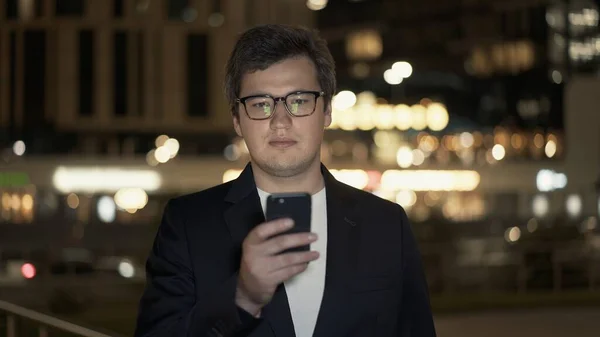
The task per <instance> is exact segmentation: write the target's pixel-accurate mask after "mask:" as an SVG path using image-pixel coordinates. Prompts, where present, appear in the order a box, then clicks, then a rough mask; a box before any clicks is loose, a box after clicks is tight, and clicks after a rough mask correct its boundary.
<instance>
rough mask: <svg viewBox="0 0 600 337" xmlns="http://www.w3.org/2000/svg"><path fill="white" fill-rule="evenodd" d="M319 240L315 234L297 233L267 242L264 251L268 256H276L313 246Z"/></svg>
mask: <svg viewBox="0 0 600 337" xmlns="http://www.w3.org/2000/svg"><path fill="white" fill-rule="evenodd" d="M316 240H317V234H315V233H295V234H285V235H280V236H277V237H275V238H272V239H270V240H268V241H266V242H265V243H264V244H263V245H262V246H263V249H264V250H262V251H263V252H264V254H266V255H275V254H277V253H280V252H282V251H284V250H287V249H290V248H295V247H301V246H305V245H308V244H311V243H313V242H315V241H316Z"/></svg>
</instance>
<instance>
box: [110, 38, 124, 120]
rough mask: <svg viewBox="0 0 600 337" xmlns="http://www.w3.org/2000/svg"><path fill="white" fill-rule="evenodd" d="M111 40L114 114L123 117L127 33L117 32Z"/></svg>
mask: <svg viewBox="0 0 600 337" xmlns="http://www.w3.org/2000/svg"><path fill="white" fill-rule="evenodd" d="M113 38H114V39H113V53H114V54H113V65H114V68H113V70H114V74H113V75H114V76H113V81H114V83H113V97H114V113H115V115H117V116H124V115H126V114H127V33H126V32H125V31H117V32H115V34H114V36H113Z"/></svg>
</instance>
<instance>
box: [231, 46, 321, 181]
mask: <svg viewBox="0 0 600 337" xmlns="http://www.w3.org/2000/svg"><path fill="white" fill-rule="evenodd" d="M297 91H317V92H320V91H321V87H320V86H319V81H318V79H317V72H316V69H315V66H314V64H313V63H312V61H311V60H310V59H309V58H307V57H297V58H290V59H286V60H284V61H281V62H279V63H276V64H273V65H272V66H270V67H269V68H267V69H265V70H262V71H256V72H253V73H249V74H245V75H244V76H243V77H242V82H241V87H240V97H247V96H252V95H264V94H268V95H271V96H272V97H285V96H286V95H288V94H289V93H292V92H297ZM323 101H324V100H323V97H318V98H316V105H315V110H314V113H313V114H312V115H310V116H306V117H295V116H291V115H290V114H289V113H288V111H287V110H286V107H285V105H284V102H283V101H279V102H277V103H276V104H275V105H274V109H275V110H274V112H272V116H271V118H269V119H265V120H252V119H250V118H249V117H248V115H247V114H246V111H245V108H244V105H243V104H239V106H238V109H239V115H238V116H239V117H234V119H233V125H234V128H235V131H236V133H237V134H238V136H240V137H243V138H244V140H245V142H246V145H247V147H248V150H249V152H250V157H251V159H252V162H253V163H254V164H255V165H257V166H258V167H259V168H260V169H261V170H263V171H265V172H266V173H268V174H270V175H273V176H277V177H291V176H295V175H297V174H300V173H302V172H304V171H306V170H307V169H308V168H309V167H310V166H311V165H312V164H315V162H319V161H320V149H321V142H322V140H323V131H324V128H326V127H327V126H329V125H330V124H331V107H330V106H327V107H324V102H323ZM248 107H249V106H248ZM249 108H250V107H249ZM292 109H294V108H293V107H292Z"/></svg>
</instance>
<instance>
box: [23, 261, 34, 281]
mask: <svg viewBox="0 0 600 337" xmlns="http://www.w3.org/2000/svg"><path fill="white" fill-rule="evenodd" d="M36 273H37V272H36V270H35V266H34V265H33V264H31V263H25V264H23V266H21V275H23V277H24V278H26V279H32V278H34V277H35V274H36Z"/></svg>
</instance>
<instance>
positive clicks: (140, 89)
mask: <svg viewBox="0 0 600 337" xmlns="http://www.w3.org/2000/svg"><path fill="white" fill-rule="evenodd" d="M144 48H145V45H144V33H143V32H138V33H137V108H138V109H137V110H138V115H139V116H142V115H143V114H144V112H145V110H146V106H145V104H144V94H145V90H144V89H145V87H144V86H145V82H146V76H145V73H144V68H145V64H146V62H145V60H146V58H145V56H146V53H144Z"/></svg>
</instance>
